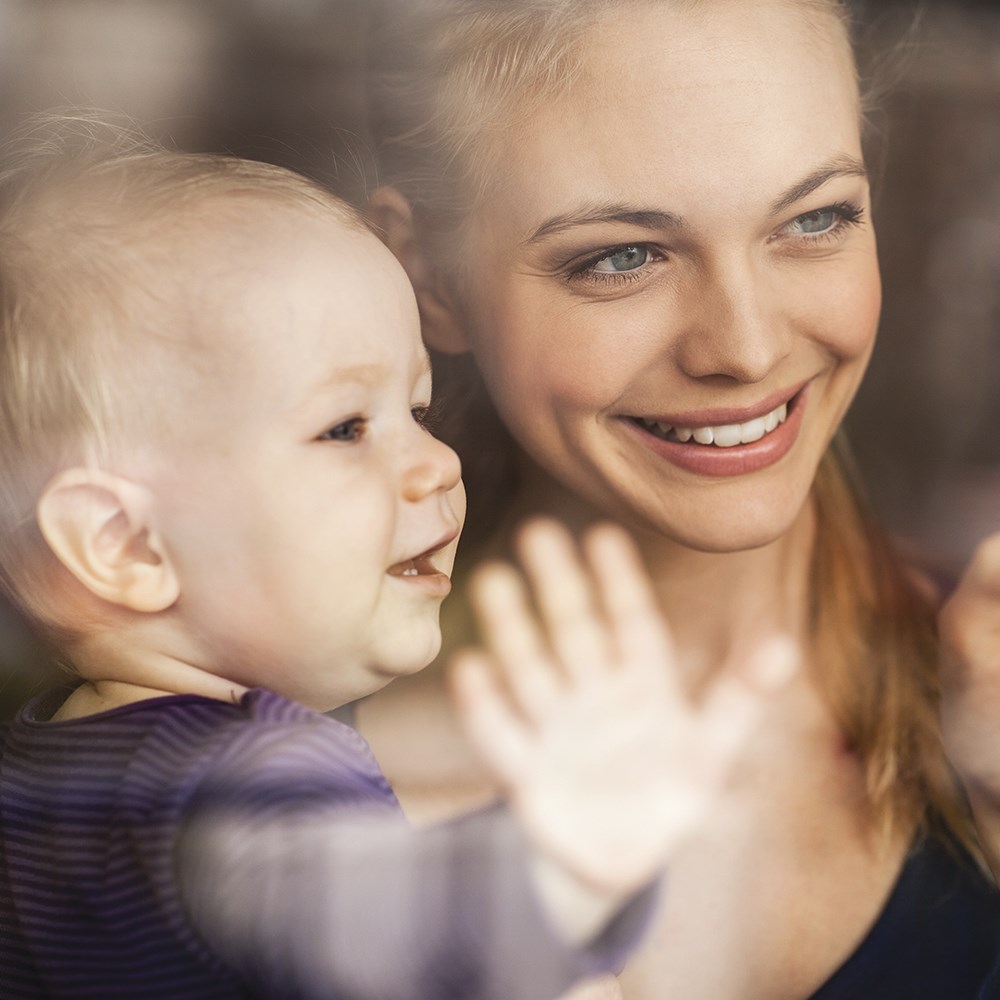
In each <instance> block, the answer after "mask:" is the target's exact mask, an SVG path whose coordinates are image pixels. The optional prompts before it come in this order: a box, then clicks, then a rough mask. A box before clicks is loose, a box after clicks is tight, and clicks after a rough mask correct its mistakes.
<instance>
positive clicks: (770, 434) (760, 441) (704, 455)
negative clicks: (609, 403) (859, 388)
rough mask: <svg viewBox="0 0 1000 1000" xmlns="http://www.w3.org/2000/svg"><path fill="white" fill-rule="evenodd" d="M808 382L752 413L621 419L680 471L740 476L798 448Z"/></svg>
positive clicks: (708, 474)
mask: <svg viewBox="0 0 1000 1000" xmlns="http://www.w3.org/2000/svg"><path fill="white" fill-rule="evenodd" d="M808 390H809V386H808V383H807V384H806V385H805V386H804V387H802V388H800V389H797V390H794V391H792V392H784V393H782V394H781V401H780V402H778V403H775V402H774V398H773V397H772V399H770V400H768V401H766V402H765V403H762V404H761V405H759V406H756V407H751V408H749V409H748V410H742V411H741V410H729V411H719V410H715V411H711V412H708V411H702V412H701V413H698V414H687V415H681V416H671V417H655V418H653V417H648V416H646V417H643V416H627V417H623V418H621V420H622V422H623V423H624V424H625V426H626V427H629V428H630V429H631V431H632V432H633V433H634V434H635V435H636V436H637V438H638V440H639V441H640V442H641V444H642V445H643V446H644V447H647V448H649V449H650V450H651V451H652V452H654V453H655V454H657V455H659V456H661V457H662V458H665V459H667V461H669V462H671V463H673V464H674V465H676V466H678V467H679V468H682V469H685V470H687V471H688V472H694V473H697V474H700V475H706V476H739V475H744V474H746V473H750V472H756V471H757V470H758V469H763V468H766V467H767V466H769V465H773V464H774V463H775V462H777V461H779V460H780V459H781V458H783V457H784V456H785V455H786V454H787V453H788V451H789V450H790V449H791V448H792V446H793V445H794V444H795V441H796V439H797V438H798V433H799V429H800V427H801V426H802V416H803V412H804V410H805V407H806V400H807V396H808Z"/></svg>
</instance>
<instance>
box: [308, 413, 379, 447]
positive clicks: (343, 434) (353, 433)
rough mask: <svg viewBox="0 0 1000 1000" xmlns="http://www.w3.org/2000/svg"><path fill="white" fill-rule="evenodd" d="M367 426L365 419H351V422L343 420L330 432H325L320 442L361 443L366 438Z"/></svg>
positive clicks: (321, 435) (320, 437)
mask: <svg viewBox="0 0 1000 1000" xmlns="http://www.w3.org/2000/svg"><path fill="white" fill-rule="evenodd" d="M367 425H368V421H367V420H365V418H364V417H351V418H350V420H342V421H341V422H340V423H339V424H334V425H333V427H331V428H330V429H329V430H326V431H323V433H322V434H320V436H319V438H318V440H320V441H346V442H350V441H360V440H361V438H362V437H364V433H365V428H366V426H367Z"/></svg>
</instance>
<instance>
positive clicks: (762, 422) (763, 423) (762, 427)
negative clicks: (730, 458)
mask: <svg viewBox="0 0 1000 1000" xmlns="http://www.w3.org/2000/svg"><path fill="white" fill-rule="evenodd" d="M766 433H767V419H766V418H765V417H758V418H757V419H756V420H748V421H747V422H746V423H745V424H740V444H753V442H754V441H759V440H760V439H761V438H762V437H763V436H764V435H765V434H766Z"/></svg>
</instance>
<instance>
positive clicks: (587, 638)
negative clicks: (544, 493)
mask: <svg viewBox="0 0 1000 1000" xmlns="http://www.w3.org/2000/svg"><path fill="white" fill-rule="evenodd" d="M518 554H519V555H520V557H521V561H522V563H523V565H524V568H525V573H526V575H527V577H528V579H529V580H530V582H531V586H532V590H533V593H534V595H535V600H536V602H537V604H538V607H539V610H540V612H541V617H542V621H543V622H544V625H545V629H546V633H547V635H548V638H549V644H550V646H551V648H552V650H553V652H554V653H555V655H556V658H557V659H558V661H559V664H560V665H561V667H562V669H563V670H564V671H565V673H566V675H567V676H568V677H574V678H577V679H582V678H585V677H588V676H593V675H594V674H595V673H596V672H599V671H600V670H601V669H602V668H604V667H606V666H607V665H609V663H610V660H611V656H612V651H611V643H610V641H609V638H608V630H607V626H606V624H605V622H604V621H603V619H602V617H601V615H600V612H599V610H598V607H597V605H596V603H595V600H594V590H593V585H592V583H591V580H590V579H589V573H588V571H587V568H586V567H585V565H584V563H583V562H582V561H581V559H580V557H579V555H578V552H577V547H576V545H575V543H574V542H573V539H572V537H571V536H570V534H569V532H568V531H566V529H565V528H563V527H562V526H560V525H558V524H557V523H556V522H554V521H547V520H544V521H543V520H539V521H533V522H531V523H530V524H528V525H527V526H526V527H525V528H523V529H522V531H521V533H520V536H519V539H518Z"/></svg>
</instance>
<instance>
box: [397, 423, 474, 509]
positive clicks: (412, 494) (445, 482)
mask: <svg viewBox="0 0 1000 1000" xmlns="http://www.w3.org/2000/svg"><path fill="white" fill-rule="evenodd" d="M461 478H462V465H461V462H460V461H459V458H458V455H456V454H455V452H454V451H453V450H452V449H451V448H449V447H448V445H446V444H445V443H444V442H443V441H439V440H438V439H437V438H435V437H432V436H431V435H430V434H428V433H426V432H421V435H420V439H419V443H416V444H415V445H414V447H413V450H412V451H411V452H410V454H409V461H408V462H407V465H406V468H405V469H404V471H403V498H404V499H405V500H408V501H410V502H411V503H412V502H416V501H418V500H422V499H423V498H424V497H426V496H429V495H430V494H432V493H446V492H448V490H452V489H454V488H455V487H456V486H457V485H458V484H459V482H460V481H461Z"/></svg>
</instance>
